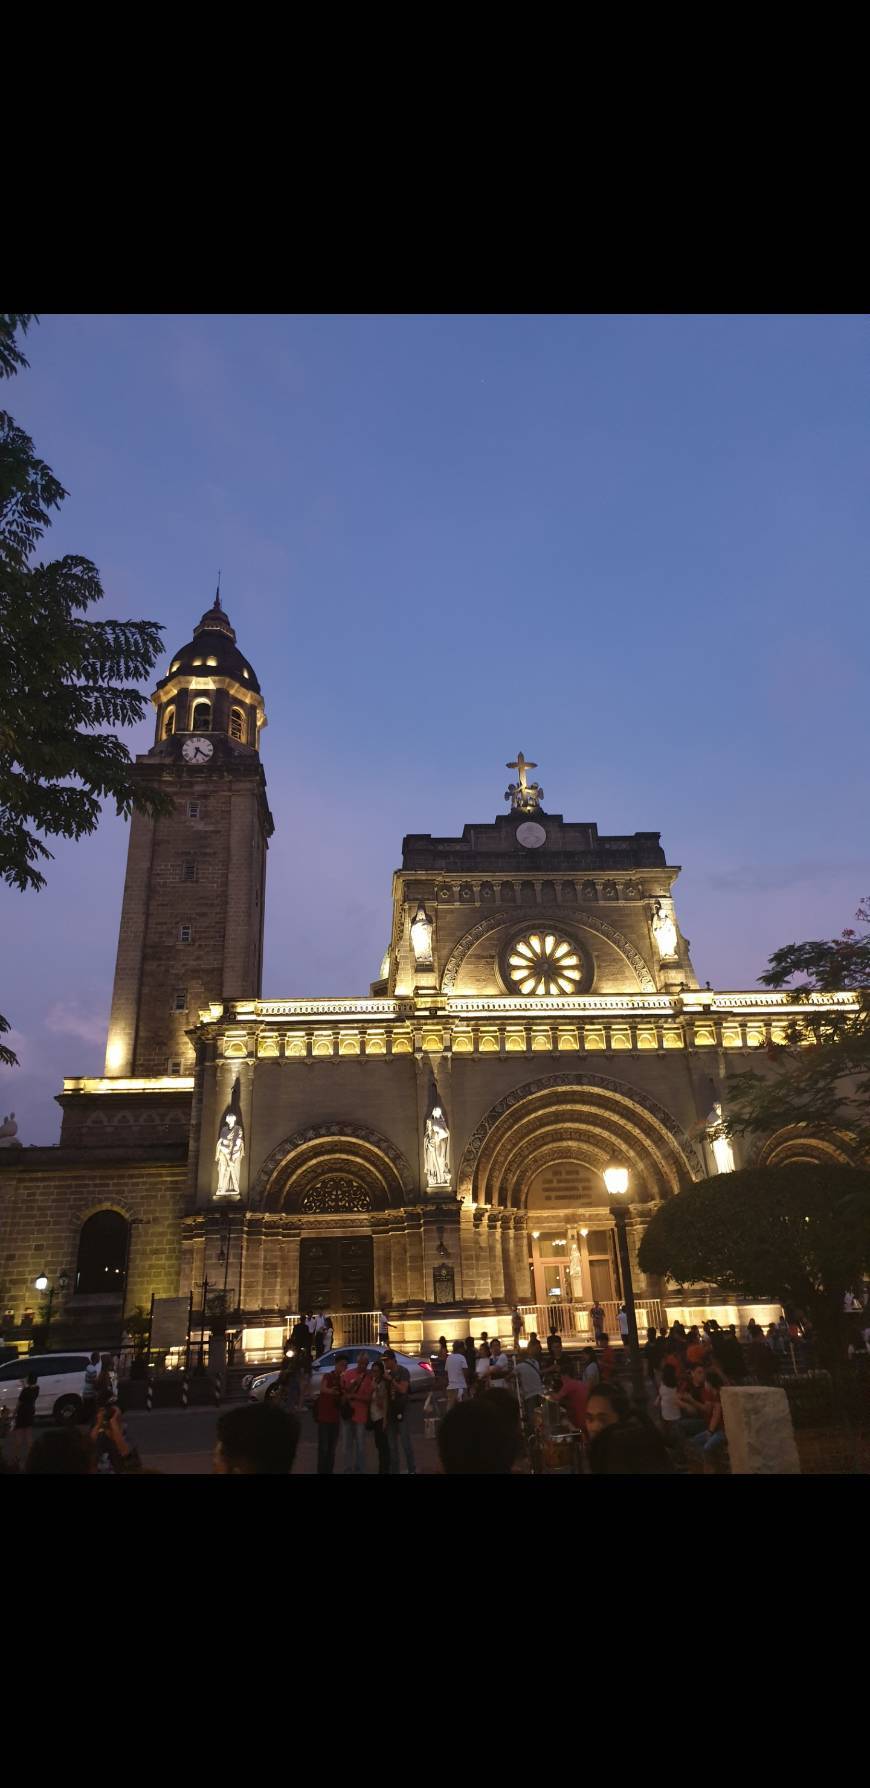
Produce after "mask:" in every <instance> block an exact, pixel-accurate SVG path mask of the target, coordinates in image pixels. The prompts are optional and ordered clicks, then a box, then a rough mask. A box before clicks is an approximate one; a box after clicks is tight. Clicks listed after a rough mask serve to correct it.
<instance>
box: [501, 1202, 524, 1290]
mask: <svg viewBox="0 0 870 1788" xmlns="http://www.w3.org/2000/svg"><path fill="white" fill-rule="evenodd" d="M515 1221H516V1212H515V1211H505V1214H504V1217H503V1218H502V1225H501V1266H502V1276H503V1279H504V1295H505V1297H506V1298H507V1301H508V1303H509V1304H511V1305H513V1304H518V1303H519V1302H520V1298H519V1294H518V1291H517V1282H516V1273H515V1271H514V1223H515Z"/></svg>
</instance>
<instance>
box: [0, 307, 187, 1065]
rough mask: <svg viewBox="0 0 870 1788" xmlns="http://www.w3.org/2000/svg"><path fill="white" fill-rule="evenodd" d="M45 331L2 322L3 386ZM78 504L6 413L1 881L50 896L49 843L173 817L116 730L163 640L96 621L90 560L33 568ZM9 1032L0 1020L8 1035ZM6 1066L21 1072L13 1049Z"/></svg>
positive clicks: (2, 1056) (8, 318) (0, 1050)
mask: <svg viewBox="0 0 870 1788" xmlns="http://www.w3.org/2000/svg"><path fill="white" fill-rule="evenodd" d="M33 321H34V318H33V316H32V315H30V314H24V313H21V314H15V315H13V314H11V313H0V377H2V378H10V377H11V376H12V375H13V374H15V373H16V372H18V371H19V369H20V368H22V367H26V366H27V364H28V362H27V360H26V359H25V356H24V354H23V352H22V350H21V348H20V346H19V344H18V341H17V339H16V338H17V336H18V335H19V334H21V335H23V334H24V333H25V332H26V331H27V329H28V327H29V325H30V323H31V322H33ZM66 495H67V492H66V491H65V490H64V488H63V486H62V485H61V484H60V483H59V481H58V479H57V478H56V477H55V475H54V473H53V472H52V470H51V468H50V467H49V466H47V465H46V464H45V462H44V461H43V460H41V459H38V458H37V456H36V453H35V451H34V446H33V442H32V440H31V439H30V436H29V435H27V434H25V432H24V430H23V429H21V428H19V427H18V425H17V424H16V423H15V421H14V420H13V418H12V417H11V416H10V415H9V414H8V413H7V412H6V411H5V410H0V664H2V666H3V674H2V677H0V876H2V878H3V880H4V881H6V882H7V883H8V884H9V885H10V887H15V888H20V889H21V890H22V891H24V890H27V889H30V888H32V889H39V888H41V887H43V886H44V884H45V877H44V875H43V874H42V871H41V869H40V867H39V864H40V863H41V862H45V861H46V860H48V859H50V858H51V854H52V853H51V851H50V850H49V849H48V846H47V845H46V844H45V842H44V840H45V838H46V837H63V838H82V837H84V836H85V835H86V834H87V833H89V832H93V831H95V830H96V827H97V825H98V823H99V819H100V812H101V802H102V801H103V800H104V799H106V798H107V797H110V798H111V799H112V800H114V802H115V806H116V808H117V811H118V813H119V814H121V813H123V814H127V815H128V814H129V813H130V812H131V811H132V809H133V808H134V807H135V808H137V809H138V810H139V811H140V812H142V813H148V814H152V815H156V814H158V813H164V812H166V811H168V808H169V806H170V805H171V803H170V802H169V801H168V800H167V797H166V796H165V795H163V794H162V793H159V792H157V791H155V790H152V789H148V788H147V787H144V786H140V785H139V784H138V783H137V782H136V780H135V777H134V775H133V774H132V770H133V760H132V758H131V756H130V753H129V751H128V749H127V747H126V745H125V744H124V743H123V742H122V740H121V739H119V738H118V737H117V734H116V733H115V732H114V731H112V730H111V729H112V728H114V727H124V726H131V725H133V723H134V722H135V721H138V720H141V719H142V716H143V714H144V713H145V712H146V703H147V697H146V696H145V695H143V694H142V693H141V692H140V691H139V690H138V689H136V688H135V687H134V685H135V684H136V683H138V682H141V681H143V679H145V678H147V677H149V676H150V673H151V672H152V670H153V668H154V665H155V663H156V661H157V658H158V655H159V653H160V649H161V635H162V631H163V630H162V628H161V627H159V626H157V624H156V622H154V621H107V620H94V619H93V618H92V617H90V616H89V615H88V610H89V609H92V608H93V606H94V604H95V603H97V602H99V601H100V600H101V599H102V596H103V588H102V585H101V583H100V577H99V573H98V571H97V568H96V566H95V565H93V564H92V563H91V561H90V559H83V558H79V557H78V556H76V555H73V554H67V555H66V556H65V557H64V558H62V559H56V560H54V561H52V562H49V563H47V564H43V563H36V562H34V560H33V554H34V552H35V549H36V547H37V545H38V543H39V541H40V539H41V538H42V535H43V533H44V532H45V530H46V528H47V527H49V526H50V523H51V514H50V512H51V511H52V510H53V509H58V508H59V507H60V505H61V503H62V502H63V499H64V497H65V496H66ZM8 1030H9V1025H8V1022H7V1021H6V1019H5V1018H3V1017H0V1034H2V1033H3V1032H7V1031H8ZM0 1062H4V1063H6V1064H7V1065H8V1066H14V1065H15V1063H16V1057H15V1055H14V1054H13V1052H12V1050H11V1049H9V1048H7V1047H6V1046H5V1045H3V1044H0Z"/></svg>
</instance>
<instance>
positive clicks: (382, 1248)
mask: <svg viewBox="0 0 870 1788" xmlns="http://www.w3.org/2000/svg"><path fill="white" fill-rule="evenodd" d="M372 1242H373V1253H374V1271H375V1306H376V1308H377V1309H378V1310H388V1309H390V1307H391V1306H392V1305H393V1304H394V1303H395V1302H396V1291H395V1287H394V1285H393V1258H392V1247H391V1241H390V1232H389V1229H388V1228H387V1227H386V1226H381V1225H379V1224H373V1225H372Z"/></svg>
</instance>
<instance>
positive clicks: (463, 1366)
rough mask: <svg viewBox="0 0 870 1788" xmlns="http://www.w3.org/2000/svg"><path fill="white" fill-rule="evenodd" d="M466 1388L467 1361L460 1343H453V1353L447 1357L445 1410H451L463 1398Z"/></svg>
mask: <svg viewBox="0 0 870 1788" xmlns="http://www.w3.org/2000/svg"><path fill="white" fill-rule="evenodd" d="M467 1386H468V1361H467V1359H466V1357H465V1348H464V1347H463V1345H462V1342H461V1341H454V1343H453V1352H452V1353H449V1354H448V1355H447V1408H448V1409H452V1408H453V1407H454V1404H456V1403H459V1402H460V1401H461V1399H462V1398H463V1397H464V1396H465V1392H466V1389H467Z"/></svg>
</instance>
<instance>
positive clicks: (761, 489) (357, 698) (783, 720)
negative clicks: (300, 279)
mask: <svg viewBox="0 0 870 1788" xmlns="http://www.w3.org/2000/svg"><path fill="white" fill-rule="evenodd" d="M26 351H27V353H28V356H29V358H30V361H31V369H30V371H28V372H25V373H23V374H21V375H20V376H19V377H18V378H16V379H14V380H12V381H10V382H9V383H8V384H7V385H6V387H5V389H4V391H3V392H2V394H0V398H2V401H3V402H4V403H5V404H6V405H7V406H8V407H9V408H10V409H11V410H12V413H13V415H14V416H15V417H16V420H17V421H19V422H20V423H21V424H22V425H23V426H24V427H26V428H27V429H28V430H29V431H30V433H31V434H32V435H33V437H34V440H35V444H36V447H37V450H38V452H39V453H40V454H41V455H42V457H43V458H45V459H46V460H47V461H48V463H49V464H50V465H51V466H52V467H53V469H54V470H55V472H56V473H57V475H58V476H59V477H60V478H61V479H62V481H63V483H64V484H65V485H66V487H67V489H68V490H69V492H70V495H69V498H68V500H67V502H66V503H65V505H64V507H63V509H62V511H61V513H60V516H59V518H58V520H57V521H56V523H55V525H54V526H53V528H52V529H51V530H50V532H49V534H48V535H47V537H46V540H45V542H44V556H46V557H48V556H57V555H59V554H60V553H63V552H78V553H82V554H84V555H86V556H88V557H90V558H92V559H94V560H95V562H96V563H97V565H98V566H99V568H100V571H101V574H102V577H103V582H104V587H105V589H106V592H107V596H106V603H105V612H106V613H107V614H115V615H118V616H133V617H139V616H147V617H149V618H151V619H154V620H157V621H160V622H162V623H163V624H164V625H165V629H166V632H165V636H164V637H165V645H166V653H165V663H163V664H161V674H162V671H163V670H164V669H165V668H166V665H167V664H168V660H169V657H170V656H171V653H172V651H173V649H174V648H175V647H176V646H177V645H180V644H181V643H182V642H183V641H184V640H186V639H188V638H189V637H190V633H191V628H192V625H193V623H194V622H195V621H196V620H197V619H198V617H199V615H200V614H201V613H202V611H203V609H204V608H205V607H207V606H208V604H209V603H210V601H211V598H212V595H213V592H214V586H215V581H216V573H217V569H218V567H219V566H220V567H221V569H222V574H223V576H222V587H223V595H224V601H225V606H226V608H227V610H228V612H229V614H230V617H231V619H232V621H233V624H234V625H235V627H236V629H237V632H238V635H239V643H240V645H241V646H242V648H243V649H244V651H245V652H246V653H247V654H248V655H249V657H250V659H251V661H252V663H253V664H254V666H255V668H256V670H257V673H258V675H259V677H260V681H261V684H262V686H263V690H264V693H265V697H266V703H267V711H268V715H269V726H268V728H267V730H266V732H265V734H264V735H263V739H262V744H263V758H264V763H265V768H266V773H267V777H268V781H269V795H270V800H271V804H272V809H273V812H274V815H275V821H276V833H275V837H274V839H273V842H272V848H271V849H270V853H269V876H268V889H267V911H266V971H265V979H264V989H265V991H266V992H268V993H269V994H272V995H275V996H278V995H288V994H297V993H298V994H312V993H354V992H365V991H367V988H368V983H369V981H370V980H371V979H372V977H373V976H374V975H375V974H376V973H377V968H378V964H379V961H380V958H381V955H382V952H383V950H384V948H385V945H386V941H387V935H388V928H389V905H390V876H391V872H392V870H393V868H394V867H395V866H396V865H397V864H398V862H399V860H400V851H401V840H402V836H403V834H404V833H405V832H406V831H432V832H436V833H437V832H444V833H452V834H455V833H458V832H459V831H461V828H462V826H463V824H464V823H465V822H466V821H469V820H490V819H492V818H493V817H494V815H495V814H496V813H497V812H499V811H502V810H503V806H504V803H503V801H502V792H503V790H504V788H505V787H506V784H507V780H508V778H507V777H506V774H505V768H504V766H505V762H506V760H507V759H509V758H512V757H514V756H515V755H516V752H517V750H518V749H520V748H521V749H522V750H523V751H525V753H526V755H527V756H528V757H531V758H534V759H535V760H536V761H537V763H538V765H539V770H538V777H539V780H540V781H541V782H542V783H543V785H544V789H545V791H546V802H545V805H546V807H547V809H548V810H549V811H551V812H561V813H563V814H565V815H566V817H570V818H573V819H579V820H596V821H597V823H598V825H599V827H600V829H601V830H602V831H603V832H622V831H635V830H646V829H654V828H655V829H660V830H661V832H662V839H663V843H664V845H665V849H666V851H667V854H668V861H669V862H671V863H679V864H682V865H683V874H682V876H681V878H680V881H679V883H678V884H677V888H676V891H675V892H676V897H677V901H678V909H679V913H680V918H681V923H682V926H683V929H684V931H685V932H686V934H687V935H688V937H689V938H690V939H691V944H692V954H693V958H694V962H695V967H696V970H697V972H698V975H699V976H700V978H701V980H702V981H703V980H706V979H710V980H711V981H712V982H713V984H714V986H718V987H722V988H724V987H730V988H734V987H751V986H752V985H753V984H754V982H755V979H756V977H757V975H758V974H759V973H760V972H761V971H762V969H763V968H764V966H765V962H766V958H767V956H768V954H769V953H770V951H771V950H773V949H775V948H776V947H777V946H778V945H779V944H781V943H786V942H789V941H791V940H792V939H796V938H801V937H806V936H819V935H822V936H823V935H831V934H833V933H834V932H836V931H838V930H840V929H841V928H842V926H843V925H846V924H849V923H850V922H851V920H852V916H853V913H854V909H855V906H856V905H857V902H858V899H859V897H860V896H861V895H862V894H864V893H867V892H870V845H868V841H867V830H866V790H865V782H866V764H867V721H866V715H867V712H868V693H870V691H868V682H870V668H868V667H870V649H868V648H870V621H868V604H867V574H868V556H870V555H868V545H870V541H868V534H870V529H868V519H867V515H868V511H867V472H868V412H867V325H866V322H865V320H863V319H862V318H860V317H826V316H797V317H796V316H759V317H752V316H748V317H729V316H721V317H720V316H702V317H698V316H686V317H681V316H654V317H649V316H616V317H614V316H601V317H598V316H314V317H310V316H302V317H295V316H172V315H161V316H119V317H116V316H45V317H43V320H42V323H41V324H40V325H39V326H38V327H36V326H34V327H33V328H32V330H31V332H30V334H29V337H28V340H27V344H26ZM150 743H151V725H150V721H149V722H147V723H146V725H145V726H144V727H142V728H140V729H137V730H136V732H135V733H134V734H132V735H131V746H132V747H133V748H134V749H138V750H144V749H147V747H148V745H149V744H150ZM126 844H127V828H126V825H125V824H124V823H123V822H122V821H118V820H117V819H116V818H115V817H114V816H113V815H108V816H107V817H106V818H105V820H104V822H103V824H102V826H101V828H100V831H99V834H98V835H97V837H96V838H95V839H93V840H91V841H89V842H83V843H80V844H77V845H64V844H62V843H58V844H57V845H56V847H55V861H54V863H53V864H52V865H50V866H49V871H48V874H49V882H48V887H47V888H46V889H45V890H44V892H43V893H41V894H39V895H20V894H17V893H14V892H11V891H8V890H6V889H0V921H2V937H3V950H2V975H0V1010H3V1011H4V1012H5V1013H6V1015H7V1016H8V1017H9V1018H10V1019H11V1020H12V1022H13V1024H14V1027H15V1032H16V1038H15V1043H16V1047H17V1048H18V1050H19V1053H20V1055H21V1060H22V1067H21V1069H20V1070H18V1071H12V1072H10V1071H7V1070H0V1109H2V1110H3V1111H5V1110H6V1109H7V1108H9V1107H14V1109H15V1110H16V1113H17V1115H18V1119H19V1124H20V1134H21V1136H22V1139H23V1140H24V1142H25V1143H27V1142H45V1141H53V1140H55V1138H56V1135H57V1130H58V1123H59V1112H58V1108H57V1106H56V1105H54V1103H53V1097H52V1095H53V1094H54V1093H55V1092H56V1091H57V1090H59V1087H60V1082H61V1078H62V1076H63V1074H64V1073H67V1074H76V1073H94V1072H99V1071H101V1068H102V1060H103V1048H104V1042H105V1029H106V1020H107V1014H108V1007H109V1001H110V996H111V985H112V976H113V972H114V956H115V947H116V942H117V927H118V917H119V913H120V901H121V891H122V887H123V880H124V864H125V853H126Z"/></svg>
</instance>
